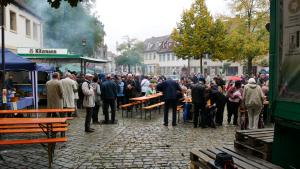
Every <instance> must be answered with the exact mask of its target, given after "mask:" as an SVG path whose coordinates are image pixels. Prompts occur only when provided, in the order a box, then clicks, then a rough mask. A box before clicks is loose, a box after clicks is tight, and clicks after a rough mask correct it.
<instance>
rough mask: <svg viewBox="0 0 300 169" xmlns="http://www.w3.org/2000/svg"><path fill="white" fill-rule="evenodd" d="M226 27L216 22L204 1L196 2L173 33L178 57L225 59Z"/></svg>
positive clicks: (197, 0)
mask: <svg viewBox="0 0 300 169" xmlns="http://www.w3.org/2000/svg"><path fill="white" fill-rule="evenodd" d="M225 33H226V31H225V27H224V25H223V23H222V22H221V21H219V20H216V21H214V20H213V18H212V16H211V15H210V13H209V12H208V9H207V7H206V5H205V2H204V0H196V1H195V3H193V4H192V6H191V8H190V9H188V10H185V11H184V12H183V15H182V18H181V20H180V22H179V23H178V24H177V28H176V29H174V30H173V32H172V35H171V36H172V39H173V40H174V41H175V46H174V48H173V50H174V52H175V54H176V56H177V57H179V58H182V59H188V58H193V59H200V70H201V73H203V68H202V58H203V56H204V55H205V54H210V55H211V56H212V57H213V58H215V59H223V58H222V57H223V52H222V51H221V50H223V49H224V48H225V46H224V42H223V41H224V39H225Z"/></svg>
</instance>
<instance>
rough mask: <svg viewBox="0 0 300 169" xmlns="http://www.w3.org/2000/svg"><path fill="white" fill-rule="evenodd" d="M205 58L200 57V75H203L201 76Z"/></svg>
mask: <svg viewBox="0 0 300 169" xmlns="http://www.w3.org/2000/svg"><path fill="white" fill-rule="evenodd" d="M202 61H203V56H202V55H201V57H200V73H201V75H203V62H202Z"/></svg>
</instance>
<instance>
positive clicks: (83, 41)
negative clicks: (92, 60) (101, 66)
mask: <svg viewBox="0 0 300 169" xmlns="http://www.w3.org/2000/svg"><path fill="white" fill-rule="evenodd" d="M81 45H82V57H83V56H84V49H85V47H86V39H82V41H81ZM83 66H84V72H83ZM85 66H86V64H85V62H84V63H83V59H81V63H80V67H81V73H82V72H83V73H84V74H85V69H86V67H85Z"/></svg>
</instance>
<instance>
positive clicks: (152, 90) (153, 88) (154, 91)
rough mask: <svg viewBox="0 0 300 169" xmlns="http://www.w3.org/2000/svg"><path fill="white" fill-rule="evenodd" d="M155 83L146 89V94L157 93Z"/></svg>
mask: <svg viewBox="0 0 300 169" xmlns="http://www.w3.org/2000/svg"><path fill="white" fill-rule="evenodd" d="M155 88H156V87H155V84H153V83H150V85H149V89H148V90H147V91H146V96H149V95H152V94H155V93H156V90H155Z"/></svg>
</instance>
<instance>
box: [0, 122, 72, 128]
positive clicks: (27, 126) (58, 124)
mask: <svg viewBox="0 0 300 169" xmlns="http://www.w3.org/2000/svg"><path fill="white" fill-rule="evenodd" d="M52 126H53V127H68V126H69V124H68V123H57V124H55V123H54V124H52ZM23 128H40V126H39V125H37V124H32V125H28V124H26V125H4V126H1V125H0V129H23Z"/></svg>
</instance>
